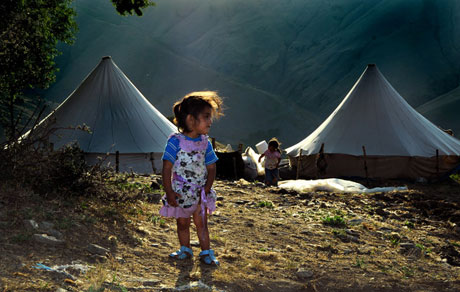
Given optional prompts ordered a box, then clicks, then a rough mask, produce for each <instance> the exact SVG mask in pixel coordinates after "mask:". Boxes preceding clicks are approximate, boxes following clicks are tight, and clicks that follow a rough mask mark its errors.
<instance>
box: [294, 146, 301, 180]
mask: <svg viewBox="0 0 460 292" xmlns="http://www.w3.org/2000/svg"><path fill="white" fill-rule="evenodd" d="M301 163H302V149H300V152H299V158H297V174H296V176H295V179H299V174H300V165H301Z"/></svg>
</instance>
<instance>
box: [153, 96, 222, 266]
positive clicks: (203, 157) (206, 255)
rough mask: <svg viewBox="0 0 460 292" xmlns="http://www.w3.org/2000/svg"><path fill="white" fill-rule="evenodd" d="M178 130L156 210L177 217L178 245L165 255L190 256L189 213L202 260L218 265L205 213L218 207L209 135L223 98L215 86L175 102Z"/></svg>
mask: <svg viewBox="0 0 460 292" xmlns="http://www.w3.org/2000/svg"><path fill="white" fill-rule="evenodd" d="M173 111H174V116H175V118H174V124H175V125H176V126H177V128H178V130H179V133H176V134H173V135H171V136H170V137H169V139H168V142H167V144H166V148H165V152H164V154H163V158H162V159H163V171H162V176H163V186H164V190H165V192H166V195H165V196H164V197H163V207H162V208H161V209H160V214H161V215H162V216H166V217H175V218H176V221H177V234H178V237H179V243H180V249H179V250H178V251H176V252H173V253H171V254H170V255H169V256H170V257H173V258H176V259H180V260H183V259H186V258H190V257H193V251H192V249H191V247H190V224H191V217H193V222H194V224H195V226H196V229H197V233H198V239H199V241H200V247H201V250H202V251H201V252H200V255H199V256H200V259H201V260H202V261H203V262H204V263H206V264H209V265H211V264H215V265H219V261H218V260H217V259H216V257H215V255H214V251H213V250H212V249H210V241H209V230H208V225H207V213H209V214H211V213H212V212H213V211H214V210H215V209H216V193H215V191H214V190H213V189H212V188H211V187H212V184H213V182H214V179H215V176H216V161H217V159H218V158H217V156H216V153H215V152H214V149H213V148H212V145H211V143H210V142H209V140H208V136H207V134H208V132H209V129H210V127H211V124H212V121H213V119H214V118H218V117H219V116H221V115H222V100H221V98H220V97H219V96H218V95H217V93H216V92H214V91H201V92H192V93H190V94H188V95H186V96H185V97H184V98H183V99H182V100H180V101H178V102H176V103H175V104H174V106H173Z"/></svg>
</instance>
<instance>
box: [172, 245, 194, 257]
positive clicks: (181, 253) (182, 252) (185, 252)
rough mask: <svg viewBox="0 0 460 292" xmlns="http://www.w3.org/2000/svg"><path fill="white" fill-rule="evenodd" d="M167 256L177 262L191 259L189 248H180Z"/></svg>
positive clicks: (191, 252) (191, 253)
mask: <svg viewBox="0 0 460 292" xmlns="http://www.w3.org/2000/svg"><path fill="white" fill-rule="evenodd" d="M169 256H170V257H172V258H175V259H178V260H185V259H187V258H192V257H193V251H192V249H191V248H188V247H186V246H181V247H180V249H179V250H178V251H175V252H173V253H171V254H169Z"/></svg>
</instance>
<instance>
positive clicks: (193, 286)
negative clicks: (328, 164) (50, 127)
mask: <svg viewBox="0 0 460 292" xmlns="http://www.w3.org/2000/svg"><path fill="white" fill-rule="evenodd" d="M151 180H154V181H155V180H156V178H154V177H150V178H149V177H145V178H132V179H130V180H129V182H128V183H126V184H124V185H123V186H124V187H126V189H129V186H136V182H137V183H139V182H143V183H147V184H149V183H150V182H151ZM401 183H402V182H395V181H394V182H371V184H373V186H385V185H387V186H395V185H400V184H401ZM367 187H371V186H369V184H367ZM458 187H459V185H458V184H456V183H454V182H452V181H451V182H443V183H437V184H430V185H423V184H410V185H408V190H407V191H402V192H389V193H376V194H357V193H351V194H338V193H325V192H309V193H295V192H286V191H283V190H280V189H276V188H265V187H263V185H261V183H257V182H254V183H248V182H246V181H235V182H234V181H216V183H215V188H216V191H217V192H218V210H217V212H215V213H214V214H213V215H211V216H210V218H209V225H210V236H211V245H212V247H213V249H214V250H215V251H216V253H217V257H218V258H219V260H220V261H221V266H220V267H219V268H213V267H209V266H206V265H203V264H200V263H199V261H198V257H197V254H198V252H199V247H198V246H197V237H196V232H195V229H194V228H192V234H191V235H192V248H193V250H194V253H195V257H194V258H193V259H190V260H186V261H179V262H177V261H174V260H172V259H168V254H169V253H170V252H171V251H173V250H175V249H176V248H177V235H176V226H175V222H174V220H171V219H167V218H161V217H159V216H158V210H159V208H160V206H161V203H159V201H158V199H159V194H158V193H155V194H143V195H140V196H135V197H134V196H130V195H128V194H129V193H126V195H125V196H122V197H120V198H116V197H110V198H106V199H103V200H100V199H90V198H83V197H81V198H69V197H65V196H59V197H57V198H47V199H45V200H44V199H43V198H40V197H39V196H38V195H37V194H32V193H31V192H27V191H23V190H22V191H18V190H14V189H2V190H1V196H0V198H1V199H0V243H1V244H0V290H1V291H3V292H12V291H50V292H51V291H52V292H54V291H60V292H64V291H88V292H89V291H102V290H104V288H105V290H104V291H158V292H159V291H162V292H165V291H226V292H240V291H260V292H262V291H263V292H266V291H284V292H293V291H337V292H338V291H340V292H343V291H350V292H351V291H353V292H356V291H414V292H415V291H452V292H453V291H459V289H460V242H459V241H458V239H459V234H460V229H459V227H458V224H459V223H460V221H459V220H460V216H459V215H460V214H459V211H458V210H459V204H460V201H459V196H458ZM51 236H53V237H52V238H54V240H53V239H52V238H51ZM56 238H57V240H56ZM39 264H42V265H44V266H40V265H39ZM46 267H48V268H49V269H52V270H46ZM101 287H102V289H101ZM58 288H61V289H65V290H58Z"/></svg>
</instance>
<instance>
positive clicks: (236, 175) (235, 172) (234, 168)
mask: <svg viewBox="0 0 460 292" xmlns="http://www.w3.org/2000/svg"><path fill="white" fill-rule="evenodd" d="M232 160H233V174H234V176H235V180H237V179H238V172H237V171H236V158H235V157H232Z"/></svg>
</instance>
